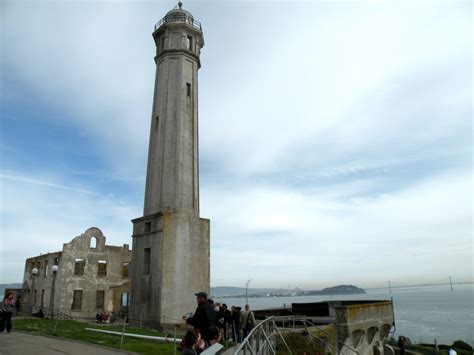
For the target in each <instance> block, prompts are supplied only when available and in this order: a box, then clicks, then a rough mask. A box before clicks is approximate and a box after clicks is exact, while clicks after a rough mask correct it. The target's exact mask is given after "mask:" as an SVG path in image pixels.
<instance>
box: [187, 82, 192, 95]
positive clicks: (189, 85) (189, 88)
mask: <svg viewBox="0 0 474 355" xmlns="http://www.w3.org/2000/svg"><path fill="white" fill-rule="evenodd" d="M186 96H187V97H191V84H190V83H186Z"/></svg>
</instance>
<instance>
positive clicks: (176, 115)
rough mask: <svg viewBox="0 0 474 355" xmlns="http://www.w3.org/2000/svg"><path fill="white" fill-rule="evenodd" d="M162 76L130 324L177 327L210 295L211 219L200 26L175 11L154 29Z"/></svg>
mask: <svg viewBox="0 0 474 355" xmlns="http://www.w3.org/2000/svg"><path fill="white" fill-rule="evenodd" d="M153 39H154V41H155V45H156V56H155V63H156V76H155V91H154V95H153V108H152V115H151V127H150V143H149V149H148V167H147V176H146V187H145V204H144V211H143V217H140V218H137V219H134V220H132V223H133V236H132V238H133V249H132V252H133V254H132V293H131V297H130V319H131V320H132V321H133V320H138V319H141V321H142V322H143V323H144V324H147V325H160V326H164V325H167V324H174V323H179V322H180V320H181V317H182V316H183V315H184V314H186V313H188V312H192V311H193V310H194V309H195V307H196V301H195V297H194V293H195V292H198V291H206V292H209V283H210V262H209V261H210V251H209V245H210V238H209V227H210V223H209V220H207V219H203V218H200V216H199V156H198V152H199V150H198V70H199V68H200V66H201V61H200V52H201V48H202V47H203V46H204V37H203V33H202V30H201V24H200V23H199V22H197V21H196V20H194V17H193V16H192V14H191V13H190V12H188V11H186V10H184V9H182V3H179V4H178V7H177V8H175V9H173V10H171V11H169V12H168V13H167V14H166V15H165V17H163V18H162V19H161V20H160V21H159V22H158V23H157V24H156V25H155V31H154V32H153Z"/></svg>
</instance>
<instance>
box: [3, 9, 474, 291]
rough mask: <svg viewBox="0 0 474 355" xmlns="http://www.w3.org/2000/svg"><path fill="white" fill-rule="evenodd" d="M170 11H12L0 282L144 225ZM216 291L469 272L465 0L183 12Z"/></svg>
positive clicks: (430, 278) (118, 239)
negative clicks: (197, 34) (195, 64)
mask: <svg viewBox="0 0 474 355" xmlns="http://www.w3.org/2000/svg"><path fill="white" fill-rule="evenodd" d="M174 6H176V3H175V2H174V1H168V0H166V1H164V0H163V1H132V0H129V1H111V0H109V1H68V0H63V1H54V0H48V1H21V0H20V1H11V0H2V1H1V3H0V7H1V8H0V17H1V18H0V20H1V21H0V22H1V24H0V26H1V28H0V30H1V37H0V38H1V52H0V54H1V55H0V68H1V78H0V82H1V136H0V138H1V139H0V152H1V156H0V157H1V161H0V164H1V165H0V198H1V203H0V211H1V215H0V216H1V217H0V218H1V220H0V231H1V239H0V241H1V244H0V259H1V261H0V264H1V268H0V283H13V282H19V283H20V282H22V279H23V271H24V263H25V259H26V258H28V257H32V256H36V255H39V254H40V253H48V252H53V251H59V250H61V249H62V245H63V243H66V242H69V241H70V240H71V239H73V238H74V237H76V236H78V235H80V234H81V233H83V232H84V231H85V230H86V229H88V228H89V227H92V226H96V227H98V228H100V229H101V230H102V231H103V233H104V234H105V236H106V237H107V244H111V245H121V244H125V243H126V244H130V245H131V244H132V240H131V234H132V224H131V222H130V220H131V219H133V218H137V217H141V216H142V215H143V196H144V188H145V174H146V159H147V149H148V137H149V128H150V120H151V119H150V115H151V107H152V95H153V86H154V72H155V63H154V60H153V57H154V51H155V45H154V42H153V39H152V36H151V33H152V31H153V26H154V24H155V23H156V22H158V21H159V20H160V19H161V18H162V17H163V16H164V15H165V14H166V12H167V11H169V10H170V9H172V8H173V7H174ZM183 7H184V8H185V9H187V10H189V11H191V12H192V13H193V15H194V18H195V19H196V20H198V21H200V22H201V23H202V26H203V31H204V38H205V46H204V48H203V49H202V52H201V63H202V67H201V69H200V71H199V135H200V136H199V142H200V147H199V149H200V203H201V206H200V210H201V216H202V217H204V218H209V219H210V220H211V285H212V286H242V287H244V286H245V284H246V282H247V280H248V279H252V284H251V286H252V287H285V288H286V287H291V288H293V287H299V288H306V289H311V288H321V287H328V286H333V285H338V284H344V283H346V284H348V283H350V284H355V285H357V286H362V287H371V286H372V287H378V286H380V285H385V284H387V282H388V280H391V282H392V286H396V285H403V284H410V283H416V282H419V281H423V282H443V281H445V282H447V281H448V277H449V276H452V277H453V281H472V280H473V270H474V264H473V254H474V245H473V232H472V227H473V226H472V208H473V200H472V198H473V194H472V181H473V180H472V178H473V176H472V138H473V137H472V134H473V130H472V113H473V111H472V110H473V107H472V104H473V87H472V80H473V76H472V74H473V73H472V65H473V57H472V54H473V41H472V34H473V18H472V17H473V5H472V3H471V2H470V1H427V0H426V1H393V2H391V1H383V0H381V1H368V0H367V1H333V2H331V1H291V2H290V1H225V0H221V1H200V0H192V1H191V0H188V1H184V6H183Z"/></svg>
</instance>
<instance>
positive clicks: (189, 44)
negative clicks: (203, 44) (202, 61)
mask: <svg viewBox="0 0 474 355" xmlns="http://www.w3.org/2000/svg"><path fill="white" fill-rule="evenodd" d="M186 47H187V49H189V50H190V51H192V50H193V36H188V37H186Z"/></svg>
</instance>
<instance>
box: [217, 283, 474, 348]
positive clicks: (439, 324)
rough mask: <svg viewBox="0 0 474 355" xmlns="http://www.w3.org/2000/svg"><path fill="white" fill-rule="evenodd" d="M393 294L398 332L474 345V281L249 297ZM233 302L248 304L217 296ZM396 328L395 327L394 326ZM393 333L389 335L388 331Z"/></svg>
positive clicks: (268, 301)
mask: <svg viewBox="0 0 474 355" xmlns="http://www.w3.org/2000/svg"><path fill="white" fill-rule="evenodd" d="M391 298H393V305H394V312H395V325H396V326H395V332H394V333H391V336H394V337H395V338H398V336H399V335H404V336H407V337H409V338H410V340H411V341H412V342H414V343H420V342H424V343H434V341H435V339H436V341H437V342H438V344H447V345H450V344H452V342H453V341H455V340H463V341H465V342H467V343H469V344H471V345H473V346H474V285H472V284H467V285H454V290H453V291H451V290H450V287H449V285H446V286H444V285H443V286H430V287H419V288H416V287H414V288H409V289H406V288H403V289H393V291H392V293H391V294H390V293H389V292H386V291H383V292H376V291H368V293H367V294H362V295H341V296H339V295H338V296H336V295H334V296H294V297H261V298H253V297H252V298H249V304H250V307H251V309H254V310H257V309H264V308H272V307H283V306H286V307H290V306H291V303H305V302H322V301H329V300H341V301H343V300H390V299H391ZM214 301H216V302H222V303H226V304H227V305H228V306H229V308H230V307H231V306H240V307H243V306H244V305H245V298H216V299H214ZM392 331H393V328H392ZM389 336H390V335H389Z"/></svg>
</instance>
